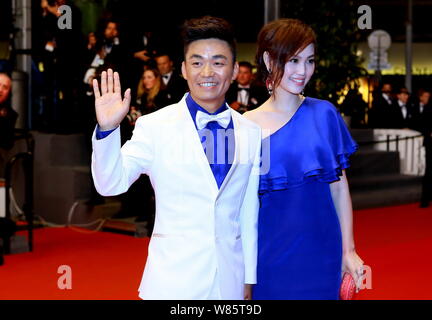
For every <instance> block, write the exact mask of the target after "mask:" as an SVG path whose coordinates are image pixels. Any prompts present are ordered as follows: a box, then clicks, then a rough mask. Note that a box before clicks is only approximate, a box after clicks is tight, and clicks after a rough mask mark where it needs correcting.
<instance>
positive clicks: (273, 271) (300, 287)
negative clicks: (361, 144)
mask: <svg viewBox="0 0 432 320" xmlns="http://www.w3.org/2000/svg"><path fill="white" fill-rule="evenodd" d="M315 45H316V38H315V34H314V32H313V30H312V29H311V28H310V27H309V26H308V25H306V24H304V23H302V22H301V21H299V20H294V19H281V20H277V21H274V22H271V23H269V24H267V25H266V26H264V27H263V29H262V30H261V31H260V34H259V36H258V50H257V62H258V70H259V72H260V73H261V74H262V75H263V76H264V79H267V81H266V84H267V88H268V89H269V92H271V97H270V98H269V99H268V100H267V101H266V102H265V103H264V104H263V105H262V106H260V107H259V108H257V109H255V110H253V111H250V112H247V113H245V116H246V117H247V118H249V119H250V120H252V121H254V122H256V123H257V124H258V125H260V126H261V128H262V130H263V148H262V149H263V151H262V152H263V160H262V161H263V165H262V168H266V167H268V170H267V172H262V174H261V179H260V187H259V193H260V200H261V208H260V213H259V224H258V269H257V276H258V278H257V284H256V285H255V288H254V293H253V297H254V299H338V298H339V289H340V285H341V278H342V273H343V272H344V271H347V272H349V273H350V274H351V275H352V276H353V278H354V280H355V281H356V283H357V284H359V283H360V281H361V275H362V272H363V261H362V260H361V259H360V257H359V256H358V255H357V253H356V251H355V246H354V237H353V218H352V205H351V197H350V193H349V188H348V182H347V179H346V176H345V169H346V168H348V167H349V156H350V155H351V154H353V153H354V152H355V151H356V150H357V144H356V143H355V142H354V141H353V139H352V138H351V135H350V133H349V131H348V129H347V127H346V126H345V124H344V122H343V120H342V117H341V116H340V114H339V113H338V111H337V109H336V108H335V107H334V106H333V105H332V104H331V103H330V102H328V101H325V100H319V99H315V98H311V97H303V95H302V94H301V93H302V91H303V89H304V87H305V85H306V84H307V83H308V81H309V80H310V78H311V76H312V74H313V72H314V69H315V60H314V53H315ZM266 162H267V163H266Z"/></svg>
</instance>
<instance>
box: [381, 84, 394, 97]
mask: <svg viewBox="0 0 432 320" xmlns="http://www.w3.org/2000/svg"><path fill="white" fill-rule="evenodd" d="M381 91H382V93H386V94H390V93H391V92H392V87H391V85H390V84H388V83H386V84H384V85H383V87H382V90H381Z"/></svg>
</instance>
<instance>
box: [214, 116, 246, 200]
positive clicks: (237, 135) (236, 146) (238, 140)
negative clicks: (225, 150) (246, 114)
mask: <svg viewBox="0 0 432 320" xmlns="http://www.w3.org/2000/svg"><path fill="white" fill-rule="evenodd" d="M231 117H232V120H233V126H234V139H235V144H234V159H233V163H232V165H231V168H230V169H229V171H228V173H227V175H226V177H225V179H224V181H223V182H222V185H221V187H220V189H219V190H218V197H219V196H220V194H221V193H222V191H223V190H224V188H225V187H226V185H227V183H228V181H229V180H230V178H231V176H232V175H233V172H234V171H235V169H236V167H237V164H238V162H239V156H240V146H241V145H242V142H241V135H240V121H239V119H238V117H237V114H236V113H235V112H233V111H232V110H231Z"/></svg>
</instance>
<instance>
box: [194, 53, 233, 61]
mask: <svg viewBox="0 0 432 320" xmlns="http://www.w3.org/2000/svg"><path fill="white" fill-rule="evenodd" d="M189 59H204V57H203V56H201V55H199V54H196V53H194V54H192V55H191V56H190V57H189ZM212 59H225V60H228V58H227V56H224V55H223V54H216V55H214V56H212Z"/></svg>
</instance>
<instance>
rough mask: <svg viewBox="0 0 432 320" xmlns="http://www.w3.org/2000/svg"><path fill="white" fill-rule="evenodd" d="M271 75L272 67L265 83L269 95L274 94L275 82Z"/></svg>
mask: <svg viewBox="0 0 432 320" xmlns="http://www.w3.org/2000/svg"><path fill="white" fill-rule="evenodd" d="M270 75H271V69H269V76H268V77H267V80H266V82H265V84H266V87H267V91H268V93H269V95H272V94H273V83H272V81H271V80H270Z"/></svg>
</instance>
